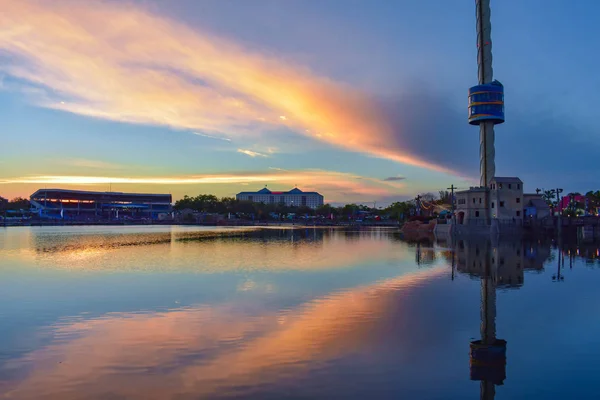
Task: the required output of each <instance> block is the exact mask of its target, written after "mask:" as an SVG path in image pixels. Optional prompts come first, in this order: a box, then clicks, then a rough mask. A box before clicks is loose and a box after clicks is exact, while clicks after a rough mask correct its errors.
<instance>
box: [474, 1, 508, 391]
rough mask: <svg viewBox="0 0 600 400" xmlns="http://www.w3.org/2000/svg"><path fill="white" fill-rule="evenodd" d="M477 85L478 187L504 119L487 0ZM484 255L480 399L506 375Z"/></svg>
mask: <svg viewBox="0 0 600 400" xmlns="http://www.w3.org/2000/svg"><path fill="white" fill-rule="evenodd" d="M475 4H476V16H477V65H478V67H479V68H478V75H479V85H477V86H474V87H472V88H471V89H469V123H470V124H471V125H479V162H480V163H479V170H480V186H483V187H488V185H489V184H490V180H491V179H492V178H493V177H494V175H495V172H496V165H495V160H494V158H495V150H494V125H495V124H501V123H503V122H504V87H503V86H502V84H501V83H500V82H498V81H495V80H493V77H492V35H491V31H492V24H491V18H490V0H476V2H475ZM491 269H492V262H491V260H490V259H489V257H487V258H486V265H485V273H484V275H483V276H482V277H481V340H475V341H472V342H471V344H470V366H471V368H470V369H471V379H472V380H477V381H480V398H481V399H486V400H489V399H493V398H494V397H495V393H496V389H495V386H496V385H501V384H502V383H503V381H504V378H505V377H506V341H505V340H502V339H498V338H496V282H495V279H494V274H493V273H492V271H491Z"/></svg>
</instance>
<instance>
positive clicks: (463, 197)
mask: <svg viewBox="0 0 600 400" xmlns="http://www.w3.org/2000/svg"><path fill="white" fill-rule="evenodd" d="M486 212H487V209H486V189H485V188H479V187H478V188H471V189H470V190H464V191H461V192H457V193H456V215H457V223H459V224H460V223H461V221H460V215H461V213H464V217H463V218H462V224H463V225H470V224H485V223H486V222H487V216H486Z"/></svg>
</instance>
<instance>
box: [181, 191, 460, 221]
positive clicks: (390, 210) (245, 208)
mask: <svg viewBox="0 0 600 400" xmlns="http://www.w3.org/2000/svg"><path fill="white" fill-rule="evenodd" d="M420 198H421V199H422V201H424V202H427V203H428V204H449V203H450V194H449V193H448V192H447V191H440V192H439V196H436V195H434V194H432V193H424V194H421V195H420ZM415 207H416V200H408V201H398V202H394V203H392V204H390V205H388V206H387V207H379V208H376V207H375V206H373V207H370V206H368V205H364V204H354V203H351V204H345V205H343V206H334V205H331V204H324V205H322V206H320V207H318V208H316V209H312V208H310V207H307V206H288V205H285V204H280V203H270V204H268V203H255V202H250V201H244V200H236V199H235V198H233V197H221V198H219V197H217V196H215V195H212V194H200V195H198V196H187V195H186V196H184V197H183V198H182V199H179V200H177V201H176V202H175V204H174V206H173V209H174V210H175V211H179V212H180V211H184V210H191V211H194V212H202V213H217V214H228V213H231V214H239V215H240V216H249V215H253V216H255V217H257V218H258V219H266V218H269V216H272V215H289V214H296V215H302V216H320V217H325V218H330V217H333V218H336V219H352V218H358V216H359V215H361V214H370V215H371V216H380V217H384V218H391V219H403V218H408V217H409V216H410V215H412V214H414V209H415ZM411 210H412V211H411Z"/></svg>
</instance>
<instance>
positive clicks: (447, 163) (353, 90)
mask: <svg viewBox="0 0 600 400" xmlns="http://www.w3.org/2000/svg"><path fill="white" fill-rule="evenodd" d="M0 10H2V12H1V13H0V121H1V124H0V195H1V196H3V197H8V198H12V197H15V196H26V197H27V196H29V195H30V194H31V193H33V192H34V191H35V190H36V189H38V188H40V187H48V188H50V187H57V188H72V189H73V188H77V189H86V190H108V189H109V187H110V188H111V189H112V190H113V191H133V192H159V193H172V194H173V196H174V198H175V199H177V198H180V197H182V196H183V195H184V194H190V195H196V194H199V193H213V194H216V195H218V196H231V195H234V194H235V193H237V192H239V191H243V190H258V189H260V188H262V187H264V185H268V187H269V188H273V189H290V188H292V187H293V186H294V185H298V187H299V188H300V189H305V190H317V191H319V192H321V193H323V194H324V196H325V200H326V201H328V202H350V201H356V202H373V201H377V202H380V204H385V203H389V202H391V201H396V200H402V199H406V198H408V197H412V196H414V195H415V194H417V193H419V192H426V191H432V192H437V191H438V190H441V189H445V188H446V187H448V186H449V185H450V184H455V185H456V186H459V187H463V188H466V187H468V186H469V185H474V184H476V183H477V182H478V174H479V171H478V168H479V156H478V134H479V132H478V128H476V127H473V126H469V125H468V123H467V108H466V106H467V95H466V94H467V90H468V88H469V86H473V85H475V84H476V83H477V64H476V46H475V38H476V37H475V6H474V2H473V1H472V0H469V1H466V0H464V1H463V0H431V1H427V2H424V1H414V0H405V1H402V0H396V1H391V0H390V1H378V2H369V1H362V0H339V1H338V0H322V1H317V0H253V1H247V0H222V1H221V0H211V1H208V0H171V1H159V0H143V1H141V0H140V1H120V0H111V1H108V0H107V1H95V0H86V1H76V0H64V1H63V0H52V1H44V0H37V1H35V0H0ZM599 11H600V3H598V4H596V3H595V2H591V1H585V2H583V1H582V2H567V1H559V0H555V1H542V0H525V1H517V0H502V1H498V0H496V1H494V0H492V39H493V56H494V77H495V78H496V79H498V80H500V81H501V82H502V83H503V84H504V85H505V91H506V95H505V100H506V116H507V117H506V123H505V124H504V125H501V126H499V127H497V128H496V173H497V175H499V176H507V175H510V176H519V177H521V179H522V180H523V181H524V182H525V189H526V190H528V191H533V190H535V188H536V187H540V188H541V187H545V188H550V187H562V188H564V189H565V191H582V192H585V191H587V190H591V189H594V190H597V189H600V188H599V187H597V186H598V184H597V183H598V175H599V173H600V163H598V162H597V159H598V154H600V144H599V141H598V138H599V135H598V128H597V122H596V121H595V119H596V118H595V117H596V114H597V110H596V107H597V105H598V104H600V78H599V77H598V74H597V72H596V70H597V65H598V61H599V60H598V58H599V56H598V55H597V52H596V51H595V50H594V49H596V48H598V47H599V46H600V35H599V34H592V32H593V31H595V30H597V29H596V28H595V26H596V16H597V15H598V12H599Z"/></svg>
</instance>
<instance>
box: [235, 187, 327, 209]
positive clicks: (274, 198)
mask: <svg viewBox="0 0 600 400" xmlns="http://www.w3.org/2000/svg"><path fill="white" fill-rule="evenodd" d="M235 198H236V199H237V200H242V201H251V202H254V203H265V204H282V205H285V206H288V207H300V206H306V207H310V208H317V207H320V206H322V205H323V196H322V195H321V194H319V193H317V192H303V191H302V190H300V189H298V188H295V189H292V190H290V191H288V192H272V191H270V190H269V189H267V188H264V189H261V190H259V191H258V192H240V193H238V194H237V195H236V196H235Z"/></svg>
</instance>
